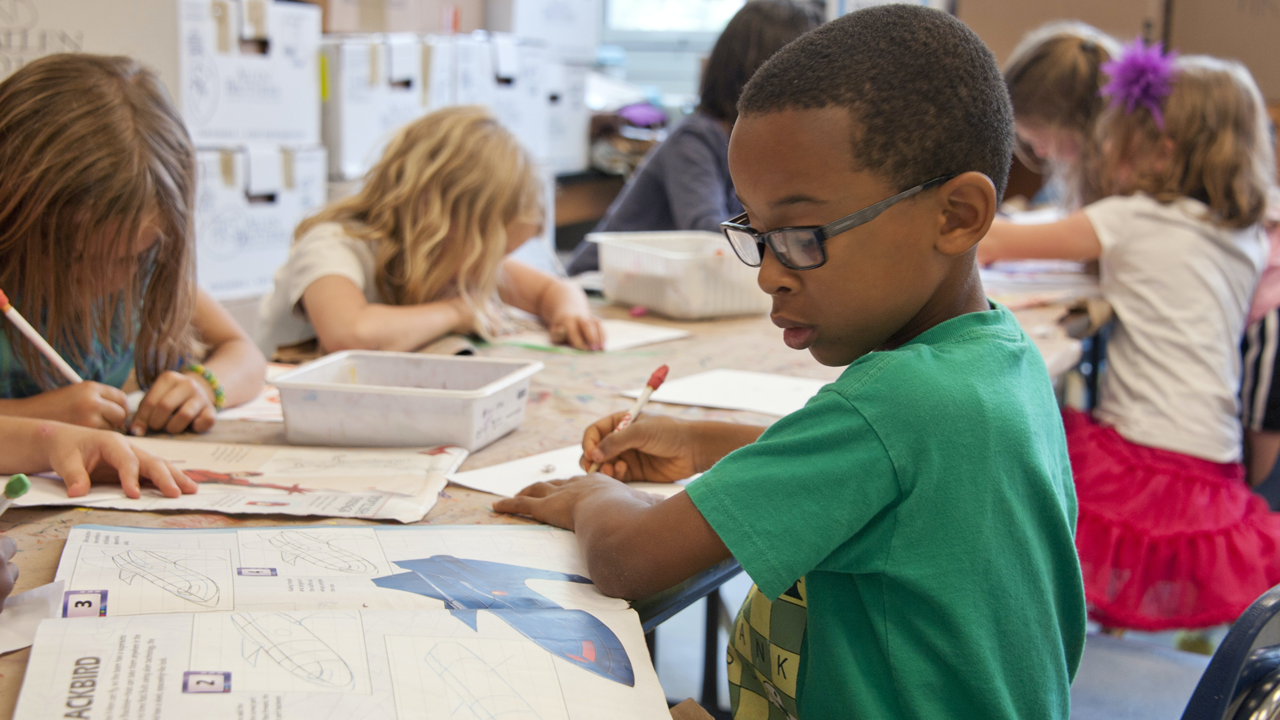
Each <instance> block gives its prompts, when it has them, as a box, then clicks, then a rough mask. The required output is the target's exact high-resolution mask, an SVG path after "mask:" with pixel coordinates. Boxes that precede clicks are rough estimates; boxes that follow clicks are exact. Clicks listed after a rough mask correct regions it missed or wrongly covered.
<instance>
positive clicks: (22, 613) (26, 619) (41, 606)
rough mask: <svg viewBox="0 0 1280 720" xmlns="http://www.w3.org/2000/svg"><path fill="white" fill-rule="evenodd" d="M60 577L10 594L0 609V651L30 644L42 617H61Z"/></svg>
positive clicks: (7, 650)
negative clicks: (46, 583) (0, 609)
mask: <svg viewBox="0 0 1280 720" xmlns="http://www.w3.org/2000/svg"><path fill="white" fill-rule="evenodd" d="M65 584H66V583H64V582H63V581H61V580H58V581H56V582H51V583H49V584H48V585H41V586H40V587H37V588H32V589H30V590H28V591H26V592H24V593H19V594H17V595H10V596H9V597H8V598H7V599H6V600H5V601H4V611H3V612H0V654H3V653H9V652H13V651H14V650H21V649H22V648H25V647H31V642H32V641H33V640H35V639H36V628H37V627H39V626H40V621H41V620H46V619H48V618H56V617H60V616H61V612H59V610H60V607H61V603H62V588H63V586H64V585H65Z"/></svg>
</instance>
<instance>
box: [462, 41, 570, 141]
mask: <svg viewBox="0 0 1280 720" xmlns="http://www.w3.org/2000/svg"><path fill="white" fill-rule="evenodd" d="M456 40H457V82H456V93H457V95H456V98H455V100H456V102H457V103H458V104H459V105H484V106H485V107H488V108H490V109H492V110H493V113H494V115H495V116H496V117H497V118H498V121H499V122H501V123H502V124H503V126H504V127H506V128H507V129H508V130H510V131H511V132H512V133H513V134H515V136H516V137H517V138H518V139H519V140H520V143H521V144H522V145H524V147H525V149H526V150H528V151H529V153H530V154H531V155H532V156H533V157H534V159H535V160H537V161H539V162H545V161H546V160H547V158H548V154H549V148H548V136H547V130H548V115H549V106H548V102H547V92H546V85H545V79H544V73H545V70H546V66H547V62H548V53H547V48H546V46H545V45H542V44H541V43H535V42H529V41H525V40H518V39H517V38H516V37H515V36H513V35H510V34H507V33H492V34H491V33H482V32H477V33H472V34H470V35H460V36H458V37H457V39H456Z"/></svg>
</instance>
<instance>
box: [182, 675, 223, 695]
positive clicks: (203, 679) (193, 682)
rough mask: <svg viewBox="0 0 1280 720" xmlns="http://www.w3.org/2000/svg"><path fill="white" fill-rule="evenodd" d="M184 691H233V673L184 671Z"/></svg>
mask: <svg viewBox="0 0 1280 720" xmlns="http://www.w3.org/2000/svg"><path fill="white" fill-rule="evenodd" d="M182 692H184V693H229V692H231V673H229V672H199V671H196V670H188V671H187V672H184V673H182Z"/></svg>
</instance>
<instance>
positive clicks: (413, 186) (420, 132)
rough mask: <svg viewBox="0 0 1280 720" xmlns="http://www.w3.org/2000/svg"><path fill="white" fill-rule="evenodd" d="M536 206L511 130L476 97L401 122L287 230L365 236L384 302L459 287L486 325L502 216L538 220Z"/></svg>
mask: <svg viewBox="0 0 1280 720" xmlns="http://www.w3.org/2000/svg"><path fill="white" fill-rule="evenodd" d="M542 212H543V208H542V193H541V188H540V182H539V180H538V176H537V174H536V173H535V172H534V167H533V162H532V161H531V160H530V158H529V155H528V153H526V152H525V151H524V149H523V148H521V147H520V144H519V143H518V142H517V141H516V139H515V136H513V135H512V134H511V133H510V132H508V131H507V130H506V129H504V128H503V127H502V126H501V125H499V124H498V121H497V120H495V119H494V118H493V116H492V115H490V114H489V112H488V111H487V110H485V109H484V108H482V107H476V106H461V107H451V108H445V109H443V110H437V111H436V112H433V113H431V114H429V115H427V116H425V117H423V118H421V119H419V120H417V121H415V122H413V123H410V124H409V125H407V126H405V127H404V128H402V129H401V130H400V132H399V133H398V134H397V135H396V136H395V138H393V139H392V140H391V142H390V144H388V145H387V148H386V150H385V151H384V152H383V154H382V159H381V160H379V161H378V163H377V165H375V166H374V167H373V168H372V169H371V170H369V172H368V174H367V175H366V176H365V180H364V187H362V188H361V189H360V191H359V192H358V193H356V194H355V195H353V196H352V197H349V198H346V199H344V200H339V201H337V202H335V203H333V204H331V205H329V206H327V207H325V208H324V209H323V210H321V211H320V212H319V213H317V214H316V215H314V216H313V217H311V218H308V219H307V220H305V221H303V223H302V224H301V225H299V226H298V229H297V232H296V233H295V235H294V237H295V238H301V237H303V236H304V235H306V234H307V232H308V231H310V230H311V228H313V227H315V226H316V225H317V224H319V223H325V222H336V223H340V224H341V225H342V226H343V228H344V229H345V230H346V232H347V233H348V234H349V235H351V236H352V237H356V238H359V239H361V240H364V241H366V242H368V243H370V244H371V245H372V246H373V251H374V256H375V258H376V263H377V273H376V283H377V288H378V292H379V293H380V294H381V296H382V298H383V299H384V300H385V301H386V302H387V303H389V304H393V305H415V304H419V303H426V302H432V301H435V300H441V299H444V298H448V297H453V296H460V297H462V298H463V300H464V301H466V302H467V304H468V305H470V306H471V307H472V309H473V310H475V311H476V316H477V318H479V319H480V320H481V323H480V324H481V331H482V334H488V333H489V332H491V331H492V330H493V329H494V328H496V325H497V323H498V318H497V311H496V308H495V305H494V302H493V296H494V294H495V292H496V290H497V285H498V279H499V277H498V269H499V266H500V264H501V262H502V258H503V256H505V255H506V253H507V225H508V224H510V223H512V222H514V221H519V220H524V221H528V222H532V223H534V224H539V223H541V215H542Z"/></svg>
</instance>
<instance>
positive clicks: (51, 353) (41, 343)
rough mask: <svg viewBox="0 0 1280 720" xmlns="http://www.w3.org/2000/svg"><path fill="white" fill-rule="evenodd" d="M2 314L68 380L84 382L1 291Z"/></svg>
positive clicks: (0, 306) (0, 309) (0, 304)
mask: <svg viewBox="0 0 1280 720" xmlns="http://www.w3.org/2000/svg"><path fill="white" fill-rule="evenodd" d="M0 312H4V314H5V317H7V318H9V320H10V321H11V322H12V323H13V324H14V325H16V326H17V327H18V329H19V330H21V331H22V334H23V335H26V336H27V339H28V340H30V341H31V342H32V344H33V345H35V346H36V347H37V348H39V349H40V352H41V353H42V354H43V355H44V356H45V357H46V358H49V362H51V363H53V366H54V367H56V368H58V371H59V372H61V373H62V374H63V375H64V376H65V377H66V378H67V379H68V380H70V381H71V382H73V383H78V382H82V381H83V379H82V378H81V377H80V376H79V375H77V374H76V371H75V370H72V369H71V366H70V365H68V364H67V361H66V360H63V359H62V356H61V355H59V354H58V351H57V350H54V349H53V346H52V345H50V344H49V343H48V341H46V340H45V339H44V338H43V337H41V336H40V333H38V332H36V329H35V328H33V327H31V323H29V322H27V319H26V318H24V317H22V313H20V312H18V311H17V309H15V308H14V307H13V305H12V304H11V303H10V302H9V296H7V295H5V294H4V290H0Z"/></svg>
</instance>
